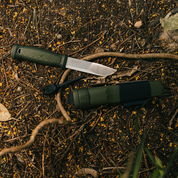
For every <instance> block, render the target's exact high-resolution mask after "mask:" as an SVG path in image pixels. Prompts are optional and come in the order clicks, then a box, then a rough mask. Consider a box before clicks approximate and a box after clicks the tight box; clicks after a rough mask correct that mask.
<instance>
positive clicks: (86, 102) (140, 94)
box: [73, 80, 164, 109]
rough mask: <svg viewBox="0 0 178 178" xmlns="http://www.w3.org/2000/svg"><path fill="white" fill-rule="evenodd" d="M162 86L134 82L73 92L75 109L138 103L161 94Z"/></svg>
mask: <svg viewBox="0 0 178 178" xmlns="http://www.w3.org/2000/svg"><path fill="white" fill-rule="evenodd" d="M163 89H164V86H163V84H162V83H161V82H159V81H153V82H148V81H145V80H143V81H136V82H135V81H134V82H125V83H120V84H118V85H112V86H103V87H95V88H81V89H75V90H73V101H74V106H75V108H81V109H86V108H90V107H93V106H98V105H104V104H110V103H116V102H123V103H126V102H138V101H143V100H145V99H148V98H150V97H154V96H159V95H161V94H162V93H163Z"/></svg>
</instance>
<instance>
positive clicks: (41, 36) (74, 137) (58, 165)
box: [0, 0, 178, 178]
mask: <svg viewBox="0 0 178 178" xmlns="http://www.w3.org/2000/svg"><path fill="white" fill-rule="evenodd" d="M129 2H130V3H129ZM177 5H178V4H177V2H176V1H175V0H172V1H155V0H147V1H143V0H140V1H137V0H133V1H124V0H68V1H66V0H60V1H58V0H53V1H47V0H45V1H42V0H34V1H31V0H27V1H23V0H16V1H15V0H9V1H3V0H1V1H0V7H1V11H0V67H1V70H0V102H1V103H2V104H3V105H4V106H5V107H6V108H7V109H8V111H9V112H10V114H11V116H12V117H14V118H15V119H14V120H10V121H7V122H0V125H1V130H0V140H1V142H0V150H3V149H6V148H9V147H13V146H18V145H22V144H25V143H26V142H27V141H28V140H29V139H30V136H31V134H32V132H33V130H34V129H35V127H36V126H37V125H38V124H39V123H40V122H42V121H43V120H46V119H51V118H63V115H62V114H61V112H60V110H59V107H58V105H57V102H56V100H55V96H54V95H51V96H46V95H43V93H42V89H43V88H44V87H45V86H47V85H50V84H54V83H56V84H57V83H59V81H60V78H61V76H62V74H63V73H64V71H65V70H63V69H60V68H57V67H51V66H44V65H39V64H34V63H30V62H27V61H20V60H16V59H12V58H11V56H10V50H11V48H12V46H13V45H14V44H21V45H28V46H36V47H39V48H44V49H47V50H50V51H53V52H56V53H59V54H67V55H68V56H71V57H75V58H79V59H81V58H83V57H85V56H88V55H90V54H94V53H97V52H108V51H110V52H121V53H126V54H145V53H171V54H177V52H178V49H177V48H176V47H175V48H171V47H170V46H169V44H168V43H167V42H166V41H163V40H161V39H160V38H159V36H160V33H162V32H163V31H164V30H163V28H162V26H161V24H160V23H158V24H156V25H155V26H153V27H151V28H148V24H150V23H151V22H153V21H154V20H156V19H158V18H159V17H164V16H165V15H166V14H167V13H168V12H169V11H170V10H171V9H174V8H175V7H177ZM140 20H141V21H142V22H143V25H142V27H141V28H136V27H135V26H134V24H135V23H136V22H138V21H140ZM173 42H175V43H176V41H175V40H174V41H173ZM94 61H95V62H97V63H101V64H103V65H107V66H109V67H113V68H115V69H117V71H118V72H122V71H125V70H128V69H132V68H133V67H135V66H138V68H139V70H138V71H136V72H135V73H134V74H132V75H131V76H123V77H119V78H117V79H115V80H114V82H113V84H114V83H117V82H118V81H119V82H124V81H140V80H148V81H161V82H162V83H163V85H164V87H165V88H164V93H163V94H162V95H161V96H158V97H154V98H152V99H151V100H149V101H148V103H147V104H146V105H145V106H144V107H143V108H142V109H141V112H140V114H139V132H140V134H142V133H143V130H144V129H145V128H147V132H146V140H145V146H146V147H147V148H148V149H149V151H150V152H151V153H152V154H153V156H155V157H158V158H159V159H160V160H161V162H162V164H163V166H164V167H166V165H167V164H168V162H169V160H170V158H171V156H172V155H173V153H174V151H175V149H176V146H177V144H178V134H177V132H178V115H177V111H178V103H177V102H178V101H177V91H178V86H177V85H178V83H177V76H178V72H177V64H178V63H177V61H176V60H170V59H147V60H146V59H144V60H143V59H124V58H116V57H102V58H98V59H95V60H94ZM80 74H81V72H78V71H71V72H70V73H69V75H68V77H67V79H66V80H70V79H74V78H76V77H78V76H79V75H80ZM82 75H84V76H85V77H93V75H91V74H86V73H82ZM97 79H98V78H95V80H96V81H97ZM107 79H108V80H106V81H105V82H103V83H102V84H99V85H96V86H104V85H105V86H106V85H111V84H110V83H109V82H108V81H111V76H110V77H107ZM84 87H95V85H93V84H92V83H91V81H90V80H89V79H88V80H80V81H77V82H75V83H73V84H71V85H66V86H65V87H63V89H62V104H63V106H64V108H65V109H66V111H67V113H68V114H69V115H70V117H71V119H72V124H70V125H68V126H61V125H59V124H56V123H54V124H49V125H47V126H44V127H43V128H42V129H41V130H40V131H39V133H38V135H37V137H36V139H35V142H34V143H33V144H32V145H31V146H30V147H29V148H27V149H25V150H22V151H21V152H17V153H9V154H6V155H4V156H3V157H1V158H0V177H2V178H6V177H14V178H15V177H18V178H20V177H44V178H45V177H48V178H49V177H64V178H68V177H73V176H74V174H75V172H77V171H78V170H79V169H81V168H92V169H94V170H96V171H98V173H99V177H103V178H104V177H107V178H110V177H114V178H115V177H119V173H118V170H117V169H116V167H118V169H119V170H120V172H121V173H124V170H125V168H126V164H127V162H128V159H129V157H130V155H131V154H132V152H137V150H138V146H139V143H140V138H139V136H138V134H137V131H136V125H135V121H136V118H137V115H138V111H139V109H140V107H141V105H134V106H131V107H129V108H125V107H124V106H123V103H113V104H108V105H103V106H97V107H95V108H91V109H88V110H82V109H75V108H74V106H73V105H69V103H68V99H67V96H68V94H69V93H71V92H72V90H73V89H74V88H84ZM177 162H178V159H177V157H176V158H175V159H174V162H173V163H172V165H171V168H170V170H169V172H168V173H167V177H169V178H171V177H173V178H175V177H176V176H177V171H176V170H177V166H178V164H177ZM133 164H134V163H133ZM154 168H155V165H154V164H153V163H152V161H151V160H150V158H149V156H148V155H147V153H146V152H143V157H142V162H141V166H140V170H139V177H140V178H141V177H150V176H151V174H152V171H153V169H154ZM85 177H87V176H85Z"/></svg>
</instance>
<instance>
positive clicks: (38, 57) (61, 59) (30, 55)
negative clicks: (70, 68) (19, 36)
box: [11, 44, 67, 69]
mask: <svg viewBox="0 0 178 178" xmlns="http://www.w3.org/2000/svg"><path fill="white" fill-rule="evenodd" d="M11 57H12V58H13V59H21V60H25V61H29V62H34V63H38V64H42V65H49V66H54V67H60V68H62V69H65V66H66V62H67V55H61V54H56V53H54V52H51V51H48V50H45V49H41V48H38V47H34V46H22V45H18V44H15V45H13V47H12V51H11Z"/></svg>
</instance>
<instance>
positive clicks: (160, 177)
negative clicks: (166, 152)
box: [159, 146, 178, 178]
mask: <svg viewBox="0 0 178 178" xmlns="http://www.w3.org/2000/svg"><path fill="white" fill-rule="evenodd" d="M177 152H178V146H177V147H176V150H175V152H174V154H173V155H172V157H171V159H170V160H169V163H168V164H167V166H166V169H165V170H164V172H163V174H162V175H160V176H159V178H164V177H165V176H166V174H167V172H168V170H169V168H170V167H171V164H172V162H173V160H174V158H175V157H176V154H177Z"/></svg>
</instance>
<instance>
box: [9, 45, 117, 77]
mask: <svg viewBox="0 0 178 178" xmlns="http://www.w3.org/2000/svg"><path fill="white" fill-rule="evenodd" d="M11 57H12V58H13V59H20V60H26V61H29V62H34V63H38V64H42V65H49V66H54V67H60V68H62V69H65V68H70V69H73V70H78V71H81V72H85V73H90V74H94V75H98V76H108V75H112V74H113V73H115V72H116V69H113V68H110V67H107V66H104V65H102V64H98V63H94V62H89V61H84V60H80V59H75V58H72V57H68V56H67V55H62V54H57V53H54V52H51V51H48V50H45V49H41V48H38V47H34V46H22V45H18V44H15V45H13V47H12V50H11Z"/></svg>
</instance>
